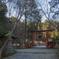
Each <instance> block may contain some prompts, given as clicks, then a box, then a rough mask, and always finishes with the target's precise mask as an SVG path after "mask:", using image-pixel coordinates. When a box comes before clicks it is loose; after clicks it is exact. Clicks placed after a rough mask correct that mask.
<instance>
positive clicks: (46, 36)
mask: <svg viewBox="0 0 59 59" xmlns="http://www.w3.org/2000/svg"><path fill="white" fill-rule="evenodd" d="M46 37H47V46H48V32H46Z"/></svg>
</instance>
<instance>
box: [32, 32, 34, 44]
mask: <svg viewBox="0 0 59 59" xmlns="http://www.w3.org/2000/svg"><path fill="white" fill-rule="evenodd" d="M32 43H33V44H34V32H33V40H32Z"/></svg>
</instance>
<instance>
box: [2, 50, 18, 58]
mask: <svg viewBox="0 0 59 59" xmlns="http://www.w3.org/2000/svg"><path fill="white" fill-rule="evenodd" d="M15 53H17V52H16V51H15V52H14V53H8V55H7V56H6V53H4V52H3V53H2V58H6V57H9V56H11V55H13V54H15Z"/></svg>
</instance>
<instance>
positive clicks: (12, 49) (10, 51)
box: [3, 40, 15, 53]
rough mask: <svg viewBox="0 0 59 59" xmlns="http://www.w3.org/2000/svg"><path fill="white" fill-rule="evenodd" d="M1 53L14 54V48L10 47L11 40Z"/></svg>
mask: <svg viewBox="0 0 59 59" xmlns="http://www.w3.org/2000/svg"><path fill="white" fill-rule="evenodd" d="M3 52H4V53H15V48H14V47H13V46H12V44H11V40H10V41H9V42H8V44H6V46H5V48H4V50H3Z"/></svg>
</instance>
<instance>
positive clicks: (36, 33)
mask: <svg viewBox="0 0 59 59" xmlns="http://www.w3.org/2000/svg"><path fill="white" fill-rule="evenodd" d="M52 31H53V30H40V31H30V33H31V34H30V36H32V44H33V45H34V36H35V35H46V46H47V47H48V44H49V43H48V35H52V34H49V32H52ZM42 32H45V33H46V34H38V33H42ZM43 40H44V38H43V39H42V41H43Z"/></svg>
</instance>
